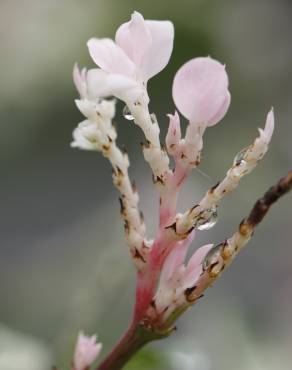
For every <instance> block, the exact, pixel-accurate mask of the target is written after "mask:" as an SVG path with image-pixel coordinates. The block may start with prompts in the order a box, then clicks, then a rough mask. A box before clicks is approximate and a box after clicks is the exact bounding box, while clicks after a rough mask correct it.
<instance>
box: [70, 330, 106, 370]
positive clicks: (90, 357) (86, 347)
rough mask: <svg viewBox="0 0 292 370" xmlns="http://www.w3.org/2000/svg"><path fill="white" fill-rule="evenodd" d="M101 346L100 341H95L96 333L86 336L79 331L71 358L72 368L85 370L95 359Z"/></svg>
mask: <svg viewBox="0 0 292 370" xmlns="http://www.w3.org/2000/svg"><path fill="white" fill-rule="evenodd" d="M101 348H102V344H101V343H96V335H93V336H92V337H88V336H86V335H84V334H83V332H80V333H79V336H78V339H77V343H76V347H75V352H74V359H73V370H87V369H89V367H90V366H91V365H92V363H93V362H94V361H95V359H96V358H97V356H98V355H99V353H100V351H101Z"/></svg>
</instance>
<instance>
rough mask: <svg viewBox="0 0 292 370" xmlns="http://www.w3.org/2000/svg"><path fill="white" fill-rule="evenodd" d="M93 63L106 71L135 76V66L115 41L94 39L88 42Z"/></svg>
mask: <svg viewBox="0 0 292 370" xmlns="http://www.w3.org/2000/svg"><path fill="white" fill-rule="evenodd" d="M87 46H88V49H89V54H90V56H91V58H92V59H93V61H94V62H95V63H96V64H97V65H98V66H99V67H100V68H101V69H103V70H104V71H106V72H110V73H119V74H122V75H125V76H128V77H132V76H134V73H135V65H134V63H133V62H132V61H131V60H130V58H129V57H128V56H127V55H126V53H125V52H124V51H123V50H122V49H121V48H120V47H119V46H118V45H116V44H115V43H114V41H113V40H111V39H108V38H104V39H97V38H92V39H90V40H89V41H88V42H87Z"/></svg>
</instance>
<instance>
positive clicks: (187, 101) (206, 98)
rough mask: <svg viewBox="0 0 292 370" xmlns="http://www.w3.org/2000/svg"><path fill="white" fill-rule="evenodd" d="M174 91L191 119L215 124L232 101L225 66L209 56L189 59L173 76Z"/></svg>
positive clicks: (184, 113)
mask: <svg viewBox="0 0 292 370" xmlns="http://www.w3.org/2000/svg"><path fill="white" fill-rule="evenodd" d="M172 95H173V100H174V102H175V105H176V106H177V108H178V109H179V110H180V112H181V113H182V114H183V115H184V116H185V117H186V118H188V119H189V120H190V122H191V123H197V124H205V125H207V126H212V125H215V124H216V123H217V122H219V121H220V120H221V119H222V118H223V117H224V115H225V114H226V112H227V110H228V107H229V104H230V93H229V91H228V76H227V73H226V71H225V66H224V65H222V64H221V63H219V62H217V61H216V60H214V59H212V58H210V57H207V58H195V59H192V60H190V61H188V62H187V63H185V64H184V65H183V66H182V67H181V68H180V69H179V70H178V71H177V73H176V75H175V77H174V81H173V87H172Z"/></svg>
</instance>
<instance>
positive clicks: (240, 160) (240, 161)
mask: <svg viewBox="0 0 292 370" xmlns="http://www.w3.org/2000/svg"><path fill="white" fill-rule="evenodd" d="M248 150H249V147H247V148H244V149H242V150H241V151H240V152H238V153H237V154H236V156H235V158H234V161H233V165H234V166H239V165H241V164H243V163H246V162H245V160H244V157H245V155H246V153H247V151H248Z"/></svg>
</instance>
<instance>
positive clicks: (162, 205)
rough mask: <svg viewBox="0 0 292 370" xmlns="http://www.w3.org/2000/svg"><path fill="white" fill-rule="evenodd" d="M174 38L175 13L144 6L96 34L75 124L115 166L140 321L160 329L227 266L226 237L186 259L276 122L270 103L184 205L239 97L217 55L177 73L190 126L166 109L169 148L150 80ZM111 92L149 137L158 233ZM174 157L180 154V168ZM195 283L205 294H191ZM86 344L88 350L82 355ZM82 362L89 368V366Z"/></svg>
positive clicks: (178, 97) (77, 136)
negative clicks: (151, 14)
mask: <svg viewBox="0 0 292 370" xmlns="http://www.w3.org/2000/svg"><path fill="white" fill-rule="evenodd" d="M173 40H174V27H173V24H172V23H171V22H170V21H154V20H144V18H143V16H142V15H141V14H140V13H138V12H134V13H133V14H132V17H131V20H130V21H129V22H127V23H124V24H122V25H121V26H120V27H119V28H118V30H117V32H116V35H115V40H111V39H109V38H101V39H98V38H92V39H90V40H89V41H88V44H87V45H88V49H89V53H90V55H91V57H92V59H93V61H94V62H95V63H96V64H97V66H98V67H99V68H94V69H91V70H88V71H87V70H86V69H82V70H81V71H80V70H79V69H78V67H77V65H76V66H75V67H74V72H73V78H74V82H75V85H76V87H77V90H78V92H79V94H80V99H78V100H76V104H77V106H78V108H79V110H80V111H81V113H82V114H83V115H84V116H85V121H83V122H81V123H80V124H79V126H78V127H77V128H76V129H75V130H74V132H73V137H74V141H73V143H72V146H74V147H79V148H81V149H87V150H96V151H100V152H101V153H102V154H103V155H104V156H105V157H106V158H107V159H108V160H109V161H110V163H111V165H112V167H113V181H114V185H115V186H116V188H117V189H118V191H119V192H120V195H121V197H120V202H121V215H122V218H123V220H124V223H125V234H126V239H127V242H128V244H129V248H130V252H131V256H132V258H133V261H134V264H135V266H136V268H137V291H136V307H135V315H134V323H145V322H147V325H149V326H150V327H152V328H153V327H155V328H156V329H157V328H158V327H159V328H163V327H164V324H165V323H167V320H168V319H169V317H170V316H171V315H172V314H175V313H176V312H180V310H182V308H183V310H184V309H185V308H186V307H188V306H189V305H191V304H193V302H194V301H195V300H196V299H197V298H198V297H199V294H200V292H201V291H202V289H203V286H205V285H207V280H208V279H210V276H211V274H209V275H208V276H205V275H204V274H205V271H206V269H208V268H211V267H212V268H213V267H214V266H215V265H216V271H218V273H219V272H220V269H223V268H224V263H225V262H224V258H222V253H223V252H222V251H223V249H222V248H223V247H222V246H221V245H219V246H218V245H217V246H215V247H213V244H208V245H206V246H203V247H201V248H199V249H198V250H197V251H196V252H195V253H194V254H193V256H191V257H190V259H189V261H188V262H187V261H186V256H187V252H188V248H189V246H190V244H191V243H192V241H193V239H194V237H195V235H196V233H197V232H198V231H197V230H208V229H209V228H210V227H212V226H213V225H215V223H216V219H217V208H218V206H219V203H220V201H221V200H222V199H223V197H225V196H226V195H227V194H229V193H230V192H232V191H233V190H234V189H235V188H236V187H237V185H238V183H239V181H240V179H241V178H242V177H243V176H244V175H246V174H248V173H249V172H251V171H252V170H253V169H254V168H255V167H256V165H257V164H258V162H259V160H260V159H261V158H262V157H263V155H264V154H265V153H266V151H267V149H268V145H269V142H270V140H271V136H272V133H273V129H274V115H273V111H272V110H271V111H270V113H269V115H268V117H267V121H266V125H265V128H264V130H260V136H259V137H258V138H257V139H256V140H255V142H254V143H253V144H252V145H250V146H249V147H247V148H246V149H244V151H241V152H240V153H239V154H238V155H237V156H236V158H235V160H234V162H233V164H232V166H231V168H230V169H229V170H228V172H227V173H226V176H225V178H224V179H223V180H222V181H221V182H220V183H218V184H216V186H214V187H213V188H212V189H209V190H208V191H207V193H206V195H205V196H204V197H203V199H202V200H201V201H200V202H197V204H196V206H193V207H191V208H190V209H188V210H186V211H185V212H184V213H179V212H177V199H178V195H179V192H180V190H181V187H182V185H183V184H184V182H185V180H186V178H187V176H188V175H189V173H190V172H191V170H192V169H193V168H195V167H197V166H198V165H199V164H200V160H201V151H202V148H203V134H204V132H205V130H206V129H207V128H208V127H210V126H214V125H216V124H217V123H218V122H219V121H220V120H221V119H222V118H223V117H224V116H225V114H226V112H227V110H228V108H229V105H230V99H231V96H230V93H229V90H228V76H227V73H226V70H225V66H224V65H223V64H221V63H219V62H218V61H216V60H214V59H212V58H211V57H200V58H194V59H192V60H190V61H188V62H187V63H185V64H184V65H183V66H182V67H181V68H180V69H179V70H178V71H177V73H176V75H175V77H174V81H173V86H172V96H173V100H174V103H175V105H176V107H177V109H178V111H179V112H180V113H181V114H182V115H183V116H184V117H185V118H186V119H187V120H188V124H187V127H186V131H185V135H182V131H181V127H180V118H179V114H178V112H175V113H174V115H170V114H169V115H168V117H169V128H168V132H167V135H166V138H165V144H166V149H165V148H164V147H163V146H162V145H161V143H160V142H161V141H160V128H159V124H158V121H157V118H156V116H155V114H154V113H150V111H149V96H148V92H147V82H148V80H149V79H150V78H152V77H153V76H155V75H156V74H158V73H159V72H160V71H162V70H163V69H164V68H165V66H166V65H167V63H168V62H169V59H170V56H171V53H172V49H173ZM111 97H115V98H118V99H120V100H122V101H123V102H124V103H125V109H126V111H125V112H126V113H125V114H124V116H125V118H126V119H128V120H133V121H134V123H135V124H136V125H137V126H138V127H140V129H141V130H142V132H143V133H144V136H145V139H146V143H145V144H144V145H143V147H142V151H143V154H144V158H145V161H146V162H148V164H149V166H150V168H151V170H152V172H153V181H154V184H155V186H156V188H157V191H158V193H159V197H160V202H159V215H160V220H159V225H158V227H157V232H156V235H155V238H154V240H152V239H148V238H147V233H146V231H147V230H146V227H145V224H144V221H143V217H142V216H141V211H140V210H139V204H138V201H139V195H138V191H137V189H136V187H135V186H133V185H131V181H130V180H129V174H128V168H129V160H128V157H127V155H126V154H125V153H123V152H122V151H121V150H120V149H119V148H118V146H117V143H116V137H117V133H116V131H115V129H114V126H113V124H112V119H113V117H114V114H115V100H108V98H111ZM170 157H173V162H174V167H173V168H171V166H170V163H171V162H170ZM234 240H235V239H234ZM236 242H237V243H242V244H243V243H244V242H245V240H243V239H242V240H239V241H238V240H237V239H236ZM234 243H235V242H233V239H232V240H231V242H230V243H229V244H228V243H227V244H228V245H227V244H226V245H225V246H224V248H225V249H224V253H225V254H226V256H227V253H228V256H231V255H232V253H234V248H235V246H234ZM214 261H215V262H216V263H215V265H214V263H213V264H212V262H214ZM213 265H214V266H213ZM210 266H211V267H210ZM216 271H215V270H214V271H213V270H212V271H211V270H209V272H212V273H215V272H216ZM195 289H196V291H198V293H196V294H197V295H196V294H193V292H194V290H195ZM191 294H192V295H191ZM190 295H191V297H192V298H190ZM93 342H94V341H93ZM93 342H92V340H91V341H90V344H92V346H91V345H89V342H88V340H87V339H86V338H85V337H82V336H81V339H80V345H79V346H78V348H81V350H79V351H77V353H79V354H80V353H81V355H77V357H76V358H77V359H78V358H83V359H84V358H85V359H86V358H87V359H88V358H89V357H90V355H89V354H92V355H93V354H96V353H98V352H99V349H100V347H99V346H98V345H97V346H96V345H94V344H93ZM82 343H84V346H83V345H82ZM85 344H86V346H85ZM85 347H86V349H88V352H87V354H88V356H89V357H87V356H86V355H84V353H85V352H86V351H85V350H83V348H85ZM93 357H94V356H93ZM76 361H77V360H75V362H76ZM87 362H88V363H89V361H87ZM76 369H77V370H83V368H82V366H79V367H76Z"/></svg>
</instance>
